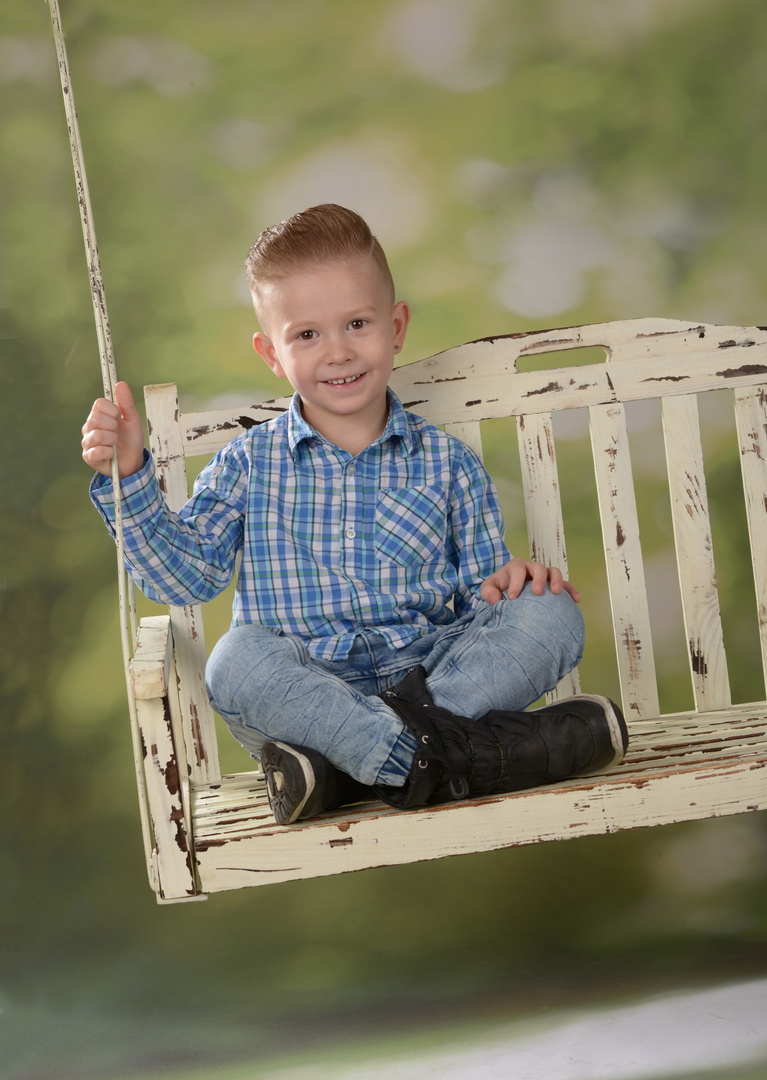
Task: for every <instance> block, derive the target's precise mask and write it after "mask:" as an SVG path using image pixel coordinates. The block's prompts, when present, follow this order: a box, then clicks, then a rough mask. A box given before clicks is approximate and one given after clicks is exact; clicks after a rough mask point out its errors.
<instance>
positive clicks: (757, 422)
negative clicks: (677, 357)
mask: <svg viewBox="0 0 767 1080" xmlns="http://www.w3.org/2000/svg"><path fill="white" fill-rule="evenodd" d="M766 395H767V390H765V387H754V388H749V389H748V390H741V389H738V390H736V392H735V416H736V421H737V429H738V439H739V441H740V463H741V470H742V474H743V490H744V492H745V498H746V516H747V518H748V535H749V538H750V541H751V564H752V566H753V568H754V584H755V586H756V602H757V613H758V616H759V640H760V644H761V651H762V671H763V673H764V679H765V684H766V685H767V398H766Z"/></svg>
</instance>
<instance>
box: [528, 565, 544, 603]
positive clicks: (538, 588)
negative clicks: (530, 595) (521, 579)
mask: <svg viewBox="0 0 767 1080" xmlns="http://www.w3.org/2000/svg"><path fill="white" fill-rule="evenodd" d="M527 573H528V576H529V578H530V581H531V588H532V591H533V592H534V593H535V594H536V596H540V595H541V593H542V592H543V591H544V589H545V588H546V582H547V581H548V579H549V571H548V568H547V567H545V566H544V565H543V563H539V562H532V563H528V564H527Z"/></svg>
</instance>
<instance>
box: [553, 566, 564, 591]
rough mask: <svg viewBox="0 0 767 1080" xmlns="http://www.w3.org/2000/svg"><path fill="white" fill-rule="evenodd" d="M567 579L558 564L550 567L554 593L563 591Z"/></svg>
mask: <svg viewBox="0 0 767 1080" xmlns="http://www.w3.org/2000/svg"><path fill="white" fill-rule="evenodd" d="M564 583H565V579H564V575H563V574H562V571H561V570H560V569H559V567H558V566H552V567H550V568H549V588H550V589H551V591H552V592H553V593H561V592H562V588H563V586H564Z"/></svg>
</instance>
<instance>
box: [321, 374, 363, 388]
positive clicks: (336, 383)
mask: <svg viewBox="0 0 767 1080" xmlns="http://www.w3.org/2000/svg"><path fill="white" fill-rule="evenodd" d="M358 378H359V375H350V376H349V378H348V379H328V382H329V383H330V385H331V386H341V385H342V383H348V382H354V381H355V379H358Z"/></svg>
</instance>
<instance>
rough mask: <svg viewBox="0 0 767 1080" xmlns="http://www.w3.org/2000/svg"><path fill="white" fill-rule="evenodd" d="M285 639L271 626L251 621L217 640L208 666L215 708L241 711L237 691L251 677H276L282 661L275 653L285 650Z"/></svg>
mask: <svg viewBox="0 0 767 1080" xmlns="http://www.w3.org/2000/svg"><path fill="white" fill-rule="evenodd" d="M284 641H285V639H281V637H280V635H279V634H278V633H277V632H276V631H274V630H272V629H271V628H270V627H268V626H261V625H260V624H257V623H248V624H245V625H242V626H233V627H232V629H231V630H229V631H227V633H226V634H224V636H223V637H222V638H219V640H218V641H217V642H216V644H215V645H214V647H213V650H212V652H211V654H210V657H209V658H208V663H207V665H206V668H205V687H206V689H207V691H208V697H209V698H210V700H211V703H212V704H213V706H214V708H215V709H216V710H217V711H218V712H222V713H237V712H238V711H239V709H238V707H237V700H236V699H237V692H238V690H239V688H240V686H241V685H242V683H243V682H244V681H245V679H246V678H247V680H248V681H249V682H250V683H251V684H252V683H253V682H254V681H255V682H257V681H258V677H259V671H262V672H263V674H264V678H265V679H268V678H274V671H275V670H276V669H277V664H278V661H277V660H276V659H271V656H272V654H273V653H277V654H279V653H282V652H284V649H285V646H284V644H281V643H282V642H284Z"/></svg>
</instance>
